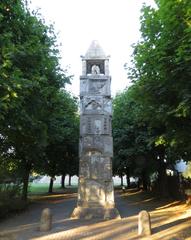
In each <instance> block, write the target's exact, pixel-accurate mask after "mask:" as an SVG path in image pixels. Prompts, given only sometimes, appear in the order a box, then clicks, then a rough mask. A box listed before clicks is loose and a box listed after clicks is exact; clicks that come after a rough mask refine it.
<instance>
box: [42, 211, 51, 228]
mask: <svg viewBox="0 0 191 240" xmlns="http://www.w3.org/2000/svg"><path fill="white" fill-rule="evenodd" d="M51 228H52V213H51V211H50V209H49V208H45V209H43V211H42V214H41V219H40V231H41V232H46V231H50V230H51Z"/></svg>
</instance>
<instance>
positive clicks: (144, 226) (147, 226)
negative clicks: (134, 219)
mask: <svg viewBox="0 0 191 240" xmlns="http://www.w3.org/2000/svg"><path fill="white" fill-rule="evenodd" d="M138 235H141V236H149V235H151V221H150V215H149V213H148V212H147V211H145V210H143V211H141V212H140V213H139V216H138Z"/></svg>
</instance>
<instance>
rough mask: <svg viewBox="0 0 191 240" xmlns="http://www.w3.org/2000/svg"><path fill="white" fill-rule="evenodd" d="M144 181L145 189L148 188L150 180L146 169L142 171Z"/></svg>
mask: <svg viewBox="0 0 191 240" xmlns="http://www.w3.org/2000/svg"><path fill="white" fill-rule="evenodd" d="M142 181H143V190H144V191H147V190H148V181H147V173H146V171H145V170H143V171H142Z"/></svg>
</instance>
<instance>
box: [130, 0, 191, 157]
mask: <svg viewBox="0 0 191 240" xmlns="http://www.w3.org/2000/svg"><path fill="white" fill-rule="evenodd" d="M156 3H157V5H158V8H157V9H152V8H151V7H147V6H144V7H143V9H142V17H141V34H142V39H141V41H140V42H139V43H138V44H136V45H135V46H134V53H133V61H132V62H133V67H132V68H131V69H129V76H130V78H131V79H132V81H133V82H137V84H138V85H139V87H138V88H137V96H138V98H137V100H138V101H139V102H141V104H143V105H144V113H145V117H146V118H147V119H148V121H149V122H150V125H151V126H153V127H155V126H161V129H163V131H161V133H160V135H159V136H158V138H157V139H156V144H159V142H160V143H161V145H163V146H165V148H166V149H167V148H168V149H167V151H166V153H167V154H168V155H169V157H171V158H174V160H175V159H181V158H182V159H184V160H190V156H191V155H190V153H191V145H190V143H189V138H190V137H189V135H190V134H189V132H190V128H191V121H190V120H191V117H190V116H191V111H190V110H191V109H190V106H191V84H190V80H189V79H190V77H191V75H190V74H191V55H190V50H191V44H190V41H191V40H190V39H191V25H190V23H191V19H190V11H191V2H190V1H189V0H183V1H179V0H176V1H174V0H167V1H164V0H158V1H156Z"/></svg>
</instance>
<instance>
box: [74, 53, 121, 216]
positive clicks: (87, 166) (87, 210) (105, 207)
mask: <svg viewBox="0 0 191 240" xmlns="http://www.w3.org/2000/svg"><path fill="white" fill-rule="evenodd" d="M92 52H93V50H92V49H90V53H91V54H92ZM95 52H96V54H97V53H99V49H98V50H97V49H96V51H95ZM89 55H90V54H89ZM89 55H88V56H89ZM96 57H98V54H97V55H96ZM88 60H89V63H91V59H88ZM103 60H104V61H103ZM94 62H95V64H98V65H99V66H100V64H102V63H104V69H105V71H107V73H106V72H105V74H99V71H96V72H95V71H93V70H92V74H85V75H82V76H81V77H80V147H79V149H80V150H79V154H80V167H79V187H78V203H77V208H75V209H74V211H73V213H72V217H73V218H85V219H91V218H102V219H111V218H120V216H119V213H118V211H117V209H116V208H115V203H114V190H113V180H112V163H111V159H112V157H113V138H112V129H111V119H112V100H111V91H110V84H111V77H110V76H109V67H108V59H107V60H106V58H100V63H99V59H96V61H95V60H94V58H93V60H92V66H93V67H92V68H93V69H94V68H96V67H97V68H98V65H97V66H96V65H94ZM86 67H87V66H86ZM97 68H96V69H97ZM86 72H87V71H86ZM84 73H85V71H83V74H84Z"/></svg>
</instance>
